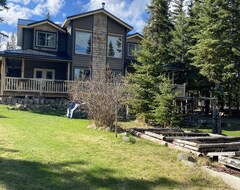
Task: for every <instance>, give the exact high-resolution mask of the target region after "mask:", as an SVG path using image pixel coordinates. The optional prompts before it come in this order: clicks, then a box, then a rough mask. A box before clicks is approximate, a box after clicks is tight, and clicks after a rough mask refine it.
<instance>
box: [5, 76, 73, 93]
mask: <svg viewBox="0 0 240 190" xmlns="http://www.w3.org/2000/svg"><path fill="white" fill-rule="evenodd" d="M70 83H72V81H64V80H47V79H32V78H15V77H6V78H5V79H4V83H3V91H12V92H35V93H36V92H37V93H40V94H42V93H68V92H69V85H70Z"/></svg>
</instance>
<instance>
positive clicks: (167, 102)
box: [153, 78, 179, 127]
mask: <svg viewBox="0 0 240 190" xmlns="http://www.w3.org/2000/svg"><path fill="white" fill-rule="evenodd" d="M174 98H175V94H174V93H173V92H172V85H171V81H170V80H169V79H166V78H165V79H164V80H163V81H162V82H161V86H160V91H159V93H157V94H156V98H155V100H154V107H155V109H153V116H154V118H155V122H156V123H158V124H160V125H161V126H163V127H172V126H176V125H178V124H179V123H178V121H179V115H178V114H176V113H175V112H174V110H175V109H176V107H175V105H174V104H173V99H174Z"/></svg>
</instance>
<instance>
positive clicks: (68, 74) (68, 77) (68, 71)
mask: <svg viewBox="0 0 240 190" xmlns="http://www.w3.org/2000/svg"><path fill="white" fill-rule="evenodd" d="M70 71H71V64H70V62H68V70H67V80H70Z"/></svg>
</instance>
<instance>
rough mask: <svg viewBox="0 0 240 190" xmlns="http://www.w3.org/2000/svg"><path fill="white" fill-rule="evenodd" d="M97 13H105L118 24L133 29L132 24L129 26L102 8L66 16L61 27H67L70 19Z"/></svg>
mask: <svg viewBox="0 0 240 190" xmlns="http://www.w3.org/2000/svg"><path fill="white" fill-rule="evenodd" d="M98 13H103V14H105V15H107V16H108V17H110V18H111V19H113V20H115V21H116V22H118V23H119V24H121V25H122V26H124V27H125V28H127V29H128V30H129V31H131V30H132V29H133V27H132V26H130V25H129V24H127V23H125V22H124V21H122V20H121V19H119V18H118V17H116V16H114V15H113V14H111V13H110V12H108V11H106V10H105V9H103V8H102V9H98V10H95V11H90V12H86V13H82V14H78V15H73V16H70V17H67V19H66V20H65V21H64V23H63V24H62V27H64V28H66V27H68V25H69V24H70V22H71V21H72V20H75V19H78V18H82V17H86V16H90V15H95V14H98Z"/></svg>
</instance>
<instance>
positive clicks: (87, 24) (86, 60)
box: [71, 16, 93, 68]
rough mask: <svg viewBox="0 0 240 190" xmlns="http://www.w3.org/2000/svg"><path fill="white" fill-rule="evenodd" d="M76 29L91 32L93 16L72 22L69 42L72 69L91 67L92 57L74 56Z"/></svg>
mask: <svg viewBox="0 0 240 190" xmlns="http://www.w3.org/2000/svg"><path fill="white" fill-rule="evenodd" d="M76 29H80V30H88V31H93V16H87V17H83V18H79V19H76V20H73V21H72V30H71V32H72V33H71V36H72V39H71V42H72V46H71V47H72V68H74V67H76V66H78V67H91V65H92V56H90V55H79V54H75V35H76V34H75V31H76Z"/></svg>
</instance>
